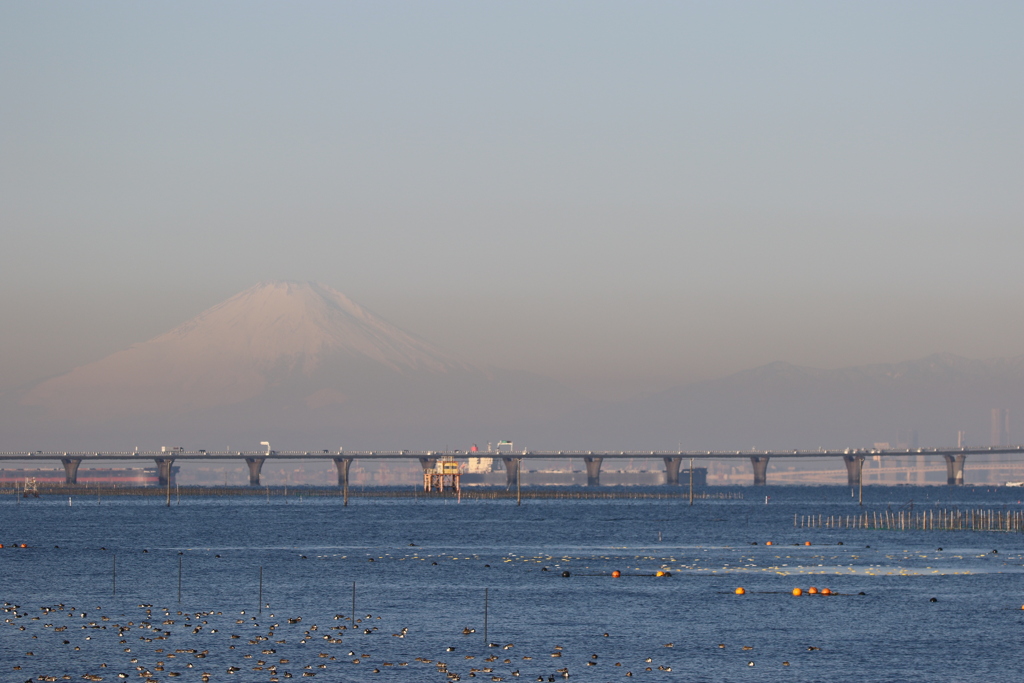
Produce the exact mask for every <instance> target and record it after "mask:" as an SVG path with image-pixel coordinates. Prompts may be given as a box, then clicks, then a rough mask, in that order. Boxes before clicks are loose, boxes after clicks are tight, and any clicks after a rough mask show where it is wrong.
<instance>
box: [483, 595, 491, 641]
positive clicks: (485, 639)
mask: <svg viewBox="0 0 1024 683" xmlns="http://www.w3.org/2000/svg"><path fill="white" fill-rule="evenodd" d="M489 592H490V588H485V589H484V645H486V644H487V607H488V604H487V603H488V599H489V597H490V596H489Z"/></svg>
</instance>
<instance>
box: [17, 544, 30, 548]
mask: <svg viewBox="0 0 1024 683" xmlns="http://www.w3.org/2000/svg"><path fill="white" fill-rule="evenodd" d="M18 547H19V548H27V547H28V543H22V544H21V545H19V546H18Z"/></svg>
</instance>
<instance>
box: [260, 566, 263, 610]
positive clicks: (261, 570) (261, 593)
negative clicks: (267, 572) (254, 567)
mask: <svg viewBox="0 0 1024 683" xmlns="http://www.w3.org/2000/svg"><path fill="white" fill-rule="evenodd" d="M259 611H260V614H263V565H260V609H259Z"/></svg>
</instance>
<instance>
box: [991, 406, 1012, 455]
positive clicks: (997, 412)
mask: <svg viewBox="0 0 1024 683" xmlns="http://www.w3.org/2000/svg"><path fill="white" fill-rule="evenodd" d="M991 445H993V446H1009V445H1010V411H1009V409H1007V408H993V409H992V439H991Z"/></svg>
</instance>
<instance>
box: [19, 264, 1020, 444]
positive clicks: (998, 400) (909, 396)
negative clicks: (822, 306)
mask: <svg viewBox="0 0 1024 683" xmlns="http://www.w3.org/2000/svg"><path fill="white" fill-rule="evenodd" d="M992 408H1007V409H1010V411H1011V420H1015V419H1021V420H1024V356H1021V357H1017V358H1010V359H995V360H971V359H967V358H961V357H958V356H953V355H949V354H938V355H933V356H929V357H927V358H923V359H920V360H915V361H907V362H903V363H895V364H881V365H866V366H858V367H850V368H842V369H838V370H820V369H814V368H806V367H800V366H797V365H792V364H789V363H782V362H778V363H771V364H768V365H765V366H762V367H758V368H754V369H750V370H745V371H743V372H739V373H736V374H734V375H730V376H728V377H723V378H720V379H715V380H711V381H706V382H699V383H695V384H687V385H684V386H679V387H676V388H673V389H670V390H668V391H663V392H660V393H656V394H650V395H646V396H640V397H637V398H634V399H632V400H628V401H620V402H615V403H594V402H587V401H584V400H583V399H582V398H581V397H580V396H578V395H577V394H575V393H574V392H572V391H570V390H568V389H566V388H565V387H563V386H561V385H560V384H558V383H557V382H554V381H552V380H548V379H544V378H541V377H538V376H535V375H531V374H528V373H519V372H509V371H504V370H499V369H495V368H478V367H474V366H472V365H470V364H468V363H466V362H463V361H461V360H459V359H457V358H455V357H454V356H453V355H452V354H450V353H448V352H445V351H443V350H441V349H439V348H437V347H436V346H434V345H432V344H430V343H429V342H427V341H425V340H423V339H420V338H418V337H416V336H415V335H413V334H410V333H408V332H406V331H404V330H401V329H399V328H398V327H396V326H395V325H392V324H390V323H388V322H387V321H385V320H382V319H381V318H379V317H377V316H376V315H374V314H373V313H371V312H370V311H368V310H366V309H364V308H362V307H361V306H359V305H358V304H356V303H355V302H353V301H351V300H349V299H348V298H347V297H345V296H344V295H343V294H341V293H340V292H337V291H335V290H333V289H330V288H328V287H324V286H322V285H318V284H315V283H298V282H267V283H262V284H259V285H257V286H255V287H252V288H250V289H248V290H246V291H244V292H241V293H240V294H237V295H236V296H234V297H232V298H230V299H228V300H227V301H225V302H223V303H221V304H219V305H217V306H214V307H213V308H211V309H209V310H207V311H205V312H203V313H201V314H200V315H198V316H196V317H195V318H193V319H192V320H189V321H188V322H185V323H184V324H182V325H179V326H178V327H177V328H175V329H173V330H171V331H169V332H167V333H165V334H162V335H160V336H158V337H155V338H154V339H151V340H149V341H146V342H142V343H139V344H134V345H132V346H130V347H129V348H126V349H124V350H121V351H118V352H116V353H114V354H111V355H110V356H108V357H106V358H103V359H101V360H97V361H96V362H94V363H90V364H88V365H84V366H82V367H79V368H76V369H74V370H72V371H71V372H68V373H66V374H63V375H60V376H58V377H54V378H51V379H47V380H45V381H42V382H40V383H38V384H37V385H35V386H33V387H31V388H30V389H29V390H27V391H26V392H24V393H21V394H17V395H15V396H10V395H8V396H7V397H3V398H2V399H0V433H2V436H3V447H4V448H10V449H19V450H20V449H36V448H42V449H61V448H88V449H91V448H95V449H115V448H116V449H128V448H131V447H134V446H140V447H144V448H146V447H157V446H160V445H184V446H189V447H194V448H218V449H220V448H224V447H226V446H231V447H232V448H244V449H248V448H255V447H256V446H258V444H259V442H260V441H263V440H271V441H273V442H275V443H278V444H282V447H287V448H298V449H306V448H310V449H311V448H331V449H336V448H338V447H342V446H343V447H346V448H350V449H357V448H376V449H403V448H409V449H414V448H415V449H421V448H444V447H445V446H449V447H451V448H464V447H467V446H469V445H470V444H471V443H473V442H474V441H475V442H478V443H480V445H481V446H482V445H483V443H484V442H486V441H487V440H496V439H499V438H512V439H514V440H515V441H516V443H517V445H520V444H521V445H526V446H528V447H531V448H536V449H548V448H550V449H595V450H602V449H648V448H650V449H655V448H657V449H675V448H678V447H682V448H683V449H689V450H703V449H749V448H781V449H785V448H817V447H840V448H845V447H870V446H871V445H872V444H874V443H876V442H889V443H892V444H893V445H896V444H897V443H899V442H901V441H909V440H911V439H912V438H913V434H914V433H915V432H916V434H917V435H918V439H919V443H920V444H921V445H935V446H940V445H950V444H955V443H956V437H957V431H958V430H965V431H966V432H967V443H969V444H972V445H989V443H990V437H989V426H990V422H989V419H990V411H991V409H992ZM1013 437H1016V438H1015V439H1014V440H1016V441H1022V442H1024V428H1021V429H1019V430H1017V431H1016V433H1015V432H1014V429H1013V424H1011V438H1013Z"/></svg>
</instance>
